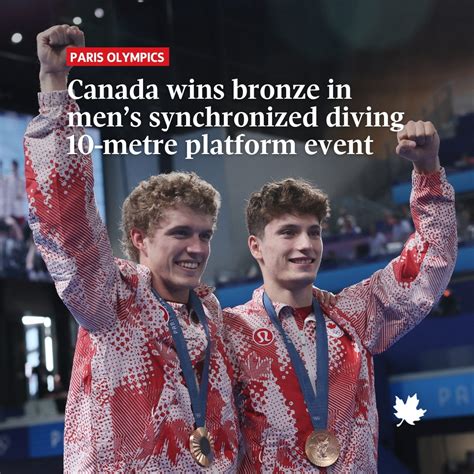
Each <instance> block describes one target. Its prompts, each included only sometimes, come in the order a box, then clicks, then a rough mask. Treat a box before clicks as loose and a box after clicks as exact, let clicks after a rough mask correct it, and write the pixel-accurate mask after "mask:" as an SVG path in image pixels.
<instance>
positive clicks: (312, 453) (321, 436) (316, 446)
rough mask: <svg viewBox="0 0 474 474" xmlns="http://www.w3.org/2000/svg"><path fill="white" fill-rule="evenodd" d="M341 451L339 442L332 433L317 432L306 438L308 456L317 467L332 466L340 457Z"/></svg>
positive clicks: (325, 431)
mask: <svg viewBox="0 0 474 474" xmlns="http://www.w3.org/2000/svg"><path fill="white" fill-rule="evenodd" d="M339 451H340V448H339V442H338V441H337V438H336V437H335V436H334V434H333V433H331V432H330V431H327V430H316V431H313V432H312V433H311V434H310V435H309V436H308V437H307V438H306V445H305V452H306V456H307V457H308V459H309V461H310V462H311V463H312V464H314V465H315V466H317V467H328V466H332V465H333V464H334V463H335V462H336V461H337V458H338V457H339Z"/></svg>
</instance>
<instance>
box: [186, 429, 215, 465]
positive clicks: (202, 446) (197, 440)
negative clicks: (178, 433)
mask: <svg viewBox="0 0 474 474" xmlns="http://www.w3.org/2000/svg"><path fill="white" fill-rule="evenodd" d="M213 449H214V440H213V439H212V436H211V434H210V433H209V432H208V431H207V429H206V428H205V427H204V426H201V427H200V428H197V429H195V430H194V431H193V432H192V433H191V436H190V437H189V450H190V451H191V455H192V457H193V459H194V460H195V461H196V462H197V463H198V464H199V465H200V466H203V467H209V466H210V465H211V464H212V461H213V459H214V453H213Z"/></svg>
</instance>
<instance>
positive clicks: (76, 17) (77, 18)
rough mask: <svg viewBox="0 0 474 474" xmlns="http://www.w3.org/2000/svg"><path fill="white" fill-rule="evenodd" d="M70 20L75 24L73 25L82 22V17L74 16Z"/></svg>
mask: <svg viewBox="0 0 474 474" xmlns="http://www.w3.org/2000/svg"><path fill="white" fill-rule="evenodd" d="M72 22H73V23H74V24H75V25H80V24H81V23H82V18H81V17H80V16H75V17H74V18H73V19H72Z"/></svg>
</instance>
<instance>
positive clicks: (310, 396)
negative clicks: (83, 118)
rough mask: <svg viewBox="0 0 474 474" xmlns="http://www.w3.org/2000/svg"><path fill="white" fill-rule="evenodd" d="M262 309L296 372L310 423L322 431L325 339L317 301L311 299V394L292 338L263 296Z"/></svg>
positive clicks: (325, 387) (325, 419)
mask: <svg viewBox="0 0 474 474" xmlns="http://www.w3.org/2000/svg"><path fill="white" fill-rule="evenodd" d="M263 306H264V307H265V310H266V312H267V314H268V316H269V317H270V320H271V321H272V323H273V325H274V326H275V327H276V328H277V329H278V332H279V333H280V335H281V337H282V339H283V342H284V343H285V346H286V348H287V350H288V354H289V355H290V359H291V362H292V364H293V367H294V369H295V372H296V377H297V378H298V382H299V385H300V388H301V391H302V392H303V397H304V401H305V403H306V407H307V409H308V413H309V416H310V417H311V422H312V423H313V427H314V429H315V430H325V429H326V427H327V422H328V397H329V392H328V380H329V367H328V363H329V360H328V338H327V331H326V322H325V321H324V316H323V313H322V312H321V309H320V307H319V304H318V302H317V301H316V298H313V312H314V314H315V316H316V393H314V390H313V387H312V386H311V381H310V379H309V375H308V371H307V370H306V367H305V366H304V362H303V360H302V359H301V357H300V355H299V354H298V351H297V350H296V347H295V345H294V344H293V341H292V340H291V338H290V337H289V336H288V335H287V334H286V332H285V330H284V329H283V326H282V324H281V321H280V320H279V318H278V316H277V314H276V311H275V308H274V307H273V304H272V302H271V300H270V298H269V297H268V295H267V294H266V293H264V294H263Z"/></svg>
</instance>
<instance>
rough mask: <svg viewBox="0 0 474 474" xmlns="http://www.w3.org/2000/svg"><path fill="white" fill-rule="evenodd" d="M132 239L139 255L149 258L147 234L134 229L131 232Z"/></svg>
mask: <svg viewBox="0 0 474 474" xmlns="http://www.w3.org/2000/svg"><path fill="white" fill-rule="evenodd" d="M130 238H131V239H132V244H133V246H134V247H135V248H136V249H137V250H138V253H139V254H142V253H143V254H144V255H145V257H148V245H147V242H148V241H147V240H145V239H146V235H145V232H143V231H142V230H141V229H137V228H136V227H132V229H131V230H130Z"/></svg>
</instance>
